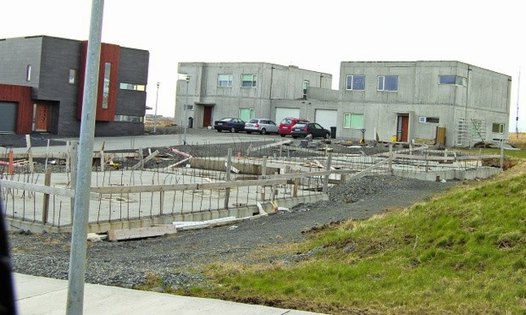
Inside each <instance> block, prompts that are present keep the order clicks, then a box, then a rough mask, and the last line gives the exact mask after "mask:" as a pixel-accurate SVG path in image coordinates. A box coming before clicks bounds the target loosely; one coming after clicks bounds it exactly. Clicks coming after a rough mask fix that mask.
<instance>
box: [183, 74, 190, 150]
mask: <svg viewBox="0 0 526 315" xmlns="http://www.w3.org/2000/svg"><path fill="white" fill-rule="evenodd" d="M189 81H190V76H188V75H187V76H186V100H185V104H184V107H183V108H184V122H183V124H184V138H183V144H184V145H186V128H188V112H187V107H188V82H189Z"/></svg>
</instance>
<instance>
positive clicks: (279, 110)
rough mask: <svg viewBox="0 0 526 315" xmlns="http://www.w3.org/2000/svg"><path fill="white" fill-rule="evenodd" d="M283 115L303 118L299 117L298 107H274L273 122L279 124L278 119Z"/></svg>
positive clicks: (283, 116) (281, 118)
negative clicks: (274, 116) (274, 115)
mask: <svg viewBox="0 0 526 315" xmlns="http://www.w3.org/2000/svg"><path fill="white" fill-rule="evenodd" d="M285 117H296V118H303V117H300V109H299V108H286V107H276V120H275V122H276V123H277V124H279V122H280V121H282V120H283V118H285Z"/></svg>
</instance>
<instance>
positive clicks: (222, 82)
mask: <svg viewBox="0 0 526 315" xmlns="http://www.w3.org/2000/svg"><path fill="white" fill-rule="evenodd" d="M232 79H233V76H232V75H231V74H219V75H218V76H217V87H222V88H230V87H232Z"/></svg>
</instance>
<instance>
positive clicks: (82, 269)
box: [66, 0, 104, 315]
mask: <svg viewBox="0 0 526 315" xmlns="http://www.w3.org/2000/svg"><path fill="white" fill-rule="evenodd" d="M103 8H104V0H93V2H92V8H91V22H90V33H89V40H88V52H87V56H86V59H87V60H86V80H85V82H84V92H83V96H82V118H81V122H80V136H79V138H80V142H79V150H78V159H77V161H78V163H77V166H76V167H77V180H76V183H75V202H74V215H73V228H72V234H71V253H70V259H69V278H68V281H69V282H68V297H67V305H66V314H67V315H79V314H82V313H83V302H84V280H85V273H86V250H87V242H88V241H87V234H88V233H87V231H88V219H89V205H90V198H89V195H90V186H91V165H92V154H93V140H94V135H95V113H96V108H97V87H98V79H99V65H100V45H101V35H102V16H103Z"/></svg>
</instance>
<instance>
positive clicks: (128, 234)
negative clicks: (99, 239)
mask: <svg viewBox="0 0 526 315" xmlns="http://www.w3.org/2000/svg"><path fill="white" fill-rule="evenodd" d="M174 233H177V229H176V228H175V226H173V225H165V226H150V227H141V228H134V229H122V230H115V229H114V230H109V231H108V239H109V240H110V241H122V240H131V239H138V238H146V237H154V236H162V235H167V234H174Z"/></svg>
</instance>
